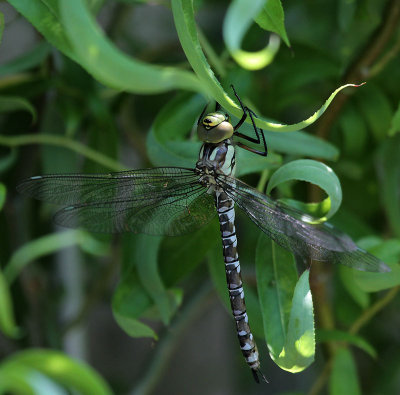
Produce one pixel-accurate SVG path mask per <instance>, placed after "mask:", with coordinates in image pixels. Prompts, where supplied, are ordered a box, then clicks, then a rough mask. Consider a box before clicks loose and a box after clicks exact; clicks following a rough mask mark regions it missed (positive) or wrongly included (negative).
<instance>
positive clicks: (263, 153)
mask: <svg viewBox="0 0 400 395" xmlns="http://www.w3.org/2000/svg"><path fill="white" fill-rule="evenodd" d="M231 87H232V89H233V92H234V94H235V96H236V98H237V99H238V101H239V104H240V107H241V108H242V111H243V116H242V118H241V119H240V120H239V122H238V123H237V124H236V126H234V128H233V129H234V130H235V133H234V135H235V136H237V137H240V138H242V139H244V140H247V141H250V142H252V143H255V144H260V143H261V141H262V143H263V146H264V151H260V150H257V149H255V148H251V147H249V146H247V145H245V144H243V143H241V142H238V146H239V147H241V148H244V149H246V150H248V151H250V152H253V153H255V154H257V155H261V156H267V155H268V148H267V143H266V141H265V136H264V131H263V130H262V129H261V128H260V129H257V126H256V123H255V121H254V117H256V118H257V115H256V114H255V113H254V111H252V110H250V108H248V107H247V106H245V105H244V104H243V103H242V100H241V99H240V97H239V95H238V94H237V92H236V90H235V88H234V86H233V85H231ZM247 114H248V115H249V116H250V119H251V123H252V125H253V129H254V132H255V134H256V136H257V138H253V137H250V136H247V135H245V134H243V133H239V132H238V131H237V130H238V129H239V128H240V127H241V126H242V125H243V122H244V121H245V120H246V118H247ZM260 135H261V139H260Z"/></svg>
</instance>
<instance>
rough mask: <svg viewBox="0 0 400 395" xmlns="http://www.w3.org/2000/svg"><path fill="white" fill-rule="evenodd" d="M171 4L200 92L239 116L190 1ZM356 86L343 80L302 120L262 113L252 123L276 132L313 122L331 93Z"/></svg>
mask: <svg viewBox="0 0 400 395" xmlns="http://www.w3.org/2000/svg"><path fill="white" fill-rule="evenodd" d="M171 4H172V12H173V15H174V21H175V26H176V30H177V32H178V36H179V40H180V42H181V45H182V48H183V50H184V52H185V54H186V57H187V59H188V61H189V63H190V65H191V66H192V68H193V70H194V72H195V73H196V74H197V76H198V77H199V79H200V80H201V83H202V85H203V92H207V93H208V94H209V96H211V97H213V98H214V99H215V100H216V101H217V102H218V103H220V104H221V106H223V107H224V108H225V109H226V110H228V111H229V112H230V113H232V114H234V115H235V116H236V117H239V118H240V117H241V116H242V110H241V108H240V107H239V106H238V105H237V104H236V103H235V102H234V101H233V100H232V99H231V98H230V97H229V96H228V95H227V93H226V92H225V91H224V89H223V88H222V86H221V84H220V83H219V81H218V80H217V78H216V77H215V75H214V73H213V71H212V70H211V67H210V65H209V64H208V62H207V59H206V57H205V56H204V53H203V51H202V49H201V45H200V42H199V38H198V34H197V30H196V23H195V20H194V10H193V1H192V0H187V1H186V0H185V1H183V0H171ZM357 86H359V85H354V84H347V85H343V86H341V87H339V88H338V89H336V90H335V91H334V92H333V93H332V94H331V95H330V96H329V98H328V99H327V100H326V102H325V103H324V105H323V106H322V107H321V108H320V109H319V110H318V111H316V112H315V113H314V114H313V115H311V116H310V117H309V118H307V119H305V120H304V121H302V122H298V123H296V124H293V125H284V124H280V123H273V122H269V121H268V120H267V119H263V117H262V116H259V117H258V118H256V119H255V122H256V125H257V126H258V127H260V128H262V129H266V130H274V131H279V132H293V131H298V130H300V129H302V128H305V127H307V126H309V125H311V124H313V123H314V122H315V121H316V120H317V119H318V118H319V117H320V116H321V115H322V114H323V113H324V112H325V111H326V109H327V108H328V107H329V105H330V103H331V102H332V100H333V99H334V97H335V96H336V95H337V94H338V93H339V92H340V91H341V90H342V89H345V88H347V87H357ZM247 122H248V123H250V120H249V119H248V120H247Z"/></svg>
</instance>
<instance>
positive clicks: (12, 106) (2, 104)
mask: <svg viewBox="0 0 400 395" xmlns="http://www.w3.org/2000/svg"><path fill="white" fill-rule="evenodd" d="M12 111H28V112H29V113H30V114H31V115H32V122H35V121H36V110H35V108H34V107H33V106H32V104H31V103H29V101H28V100H26V99H24V98H23V97H19V96H5V95H1V96H0V113H2V112H4V113H6V112H12Z"/></svg>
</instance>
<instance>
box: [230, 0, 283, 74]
mask: <svg viewBox="0 0 400 395" xmlns="http://www.w3.org/2000/svg"><path fill="white" fill-rule="evenodd" d="M270 2H271V0H269V1H268V2H267V3H266V0H253V1H251V2H248V1H246V0H234V1H232V2H231V4H230V6H229V8H228V11H227V13H226V16H225V19H224V24H223V28H222V32H223V37H224V41H225V44H226V47H227V48H228V51H229V52H230V54H231V55H232V57H233V58H234V59H235V60H236V62H237V63H238V64H239V65H240V66H242V67H243V68H245V69H248V70H259V69H262V68H264V67H266V66H268V64H270V63H271V62H272V61H273V59H274V56H275V54H276V53H277V51H278V49H279V39H278V38H277V37H276V36H271V38H270V41H269V44H268V46H266V47H265V48H264V49H262V50H260V51H257V52H248V51H244V50H242V49H241V44H242V41H243V38H244V36H245V34H246V32H247V30H248V29H249V27H250V25H251V23H252V22H253V19H254V18H255V17H256V16H259V18H260V20H261V21H262V22H264V25H269V26H270V25H271V22H272V21H273V20H275V18H276V15H271V10H270V6H268V5H269V3H270ZM264 7H265V8H264ZM260 15H261V16H262V17H260ZM269 16H272V20H270V21H269V24H268V23H265V19H266V18H267V17H269ZM273 31H275V30H273Z"/></svg>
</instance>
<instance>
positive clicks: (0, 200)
mask: <svg viewBox="0 0 400 395" xmlns="http://www.w3.org/2000/svg"><path fill="white" fill-rule="evenodd" d="M6 195H7V189H6V186H5V185H4V184H3V183H2V182H0V211H1V210H2V209H3V206H4V203H5V202H6Z"/></svg>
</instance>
